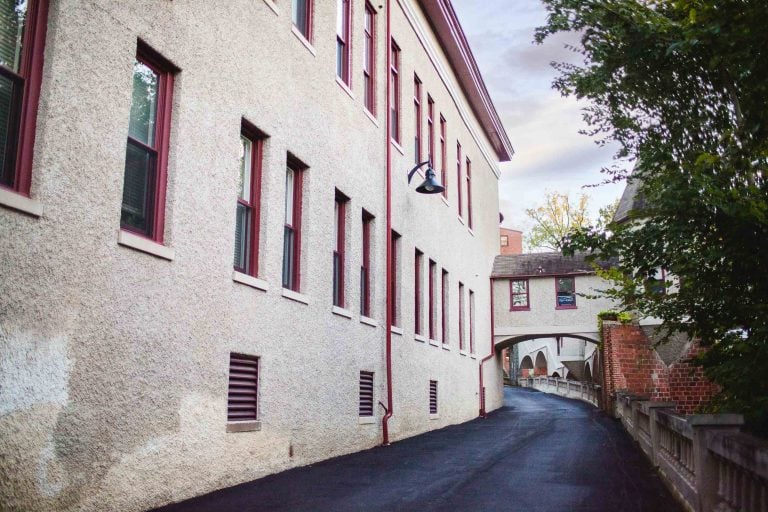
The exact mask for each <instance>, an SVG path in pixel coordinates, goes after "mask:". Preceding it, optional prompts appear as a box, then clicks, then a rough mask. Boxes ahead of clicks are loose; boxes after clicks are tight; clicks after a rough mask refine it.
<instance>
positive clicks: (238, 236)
mask: <svg viewBox="0 0 768 512" xmlns="http://www.w3.org/2000/svg"><path fill="white" fill-rule="evenodd" d="M241 130H242V131H241V133H240V143H241V145H242V153H240V175H239V179H238V184H237V210H236V213H235V261H234V266H235V270H237V271H238V272H242V273H244V274H248V275H251V276H254V277H255V276H256V275H258V273H259V227H260V226H259V225H260V220H261V219H260V217H261V157H262V153H263V151H262V149H263V139H264V136H263V134H262V133H261V132H259V131H258V130H257V129H256V128H255V127H253V125H251V124H250V123H249V122H248V121H246V120H245V119H243V121H242V129H241Z"/></svg>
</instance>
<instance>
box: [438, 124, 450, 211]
mask: <svg viewBox="0 0 768 512" xmlns="http://www.w3.org/2000/svg"><path fill="white" fill-rule="evenodd" d="M446 129H447V125H446V121H445V118H444V117H443V115H442V114H440V178H441V180H442V183H443V197H445V198H446V199H447V198H448V172H447V171H446V169H448V166H447V159H448V154H447V151H446V146H445V140H446V139H445V135H446Z"/></svg>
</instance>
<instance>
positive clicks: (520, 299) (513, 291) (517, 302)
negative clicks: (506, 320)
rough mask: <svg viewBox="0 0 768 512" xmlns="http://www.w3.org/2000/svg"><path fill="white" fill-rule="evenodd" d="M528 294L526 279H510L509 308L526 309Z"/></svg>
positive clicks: (527, 308) (515, 309)
mask: <svg viewBox="0 0 768 512" xmlns="http://www.w3.org/2000/svg"><path fill="white" fill-rule="evenodd" d="M529 299H530V296H529V292H528V280H527V279H512V280H511V281H510V282H509V310H510V311H528V310H529V309H530V302H529Z"/></svg>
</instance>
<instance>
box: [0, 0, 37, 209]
mask: <svg viewBox="0 0 768 512" xmlns="http://www.w3.org/2000/svg"><path fill="white" fill-rule="evenodd" d="M47 24H48V0H27V1H20V0H16V1H10V0H7V1H4V2H1V3H0V186H2V187H7V188H10V189H11V190H14V191H15V192H18V193H20V194H24V195H29V189H30V185H31V182H32V151H33V149H34V146H35V124H36V121H37V106H38V103H39V99H40V84H41V82H42V76H43V53H44V52H43V47H44V46H45V31H46V27H47Z"/></svg>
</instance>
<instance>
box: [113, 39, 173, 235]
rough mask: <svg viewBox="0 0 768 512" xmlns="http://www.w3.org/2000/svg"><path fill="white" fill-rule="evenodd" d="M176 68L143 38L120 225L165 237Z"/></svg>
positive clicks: (136, 66) (136, 71) (135, 72)
mask: <svg viewBox="0 0 768 512" xmlns="http://www.w3.org/2000/svg"><path fill="white" fill-rule="evenodd" d="M177 72H178V69H177V68H176V67H175V66H174V65H173V64H171V63H170V62H168V61H167V60H166V59H164V58H163V57H162V56H160V54H158V53H157V52H156V51H154V50H152V49H151V48H150V47H149V46H147V45H146V44H144V43H143V42H141V41H139V44H138V48H137V51H136V60H135V61H134V64H133V96H132V100H131V114H130V119H129V122H128V142H127V145H126V152H125V173H124V178H123V203H122V208H121V213H120V227H121V228H122V229H124V230H126V231H132V232H134V233H138V234H140V235H143V236H145V237H147V238H150V239H152V240H154V241H155V242H158V243H162V242H163V234H164V233H163V232H164V222H165V189H166V183H167V181H168V139H169V135H170V131H171V105H172V103H173V75H174V74H175V73H177Z"/></svg>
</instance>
